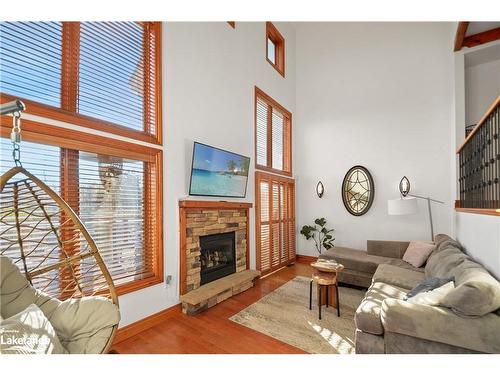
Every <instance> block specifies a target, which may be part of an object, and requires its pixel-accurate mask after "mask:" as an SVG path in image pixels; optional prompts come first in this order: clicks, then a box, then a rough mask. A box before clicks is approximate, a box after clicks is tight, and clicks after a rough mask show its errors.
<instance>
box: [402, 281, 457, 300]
mask: <svg viewBox="0 0 500 375" xmlns="http://www.w3.org/2000/svg"><path fill="white" fill-rule="evenodd" d="M450 281H453V282H454V281H455V279H454V278H446V279H440V278H437V277H431V278H430V279H425V280H424V281H422V282H421V283H420V284H417V285H416V286H415V287H414V288H413V289H412V290H410V291H409V292H408V293H407V294H406V298H405V299H404V300H405V301H407V300H408V298H411V297H414V296H416V295H417V294H419V293H423V292H428V291H430V290H434V289H436V288H439V287H440V286H443V285H444V284H447V283H449V282H450Z"/></svg>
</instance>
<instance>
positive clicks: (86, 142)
mask: <svg viewBox="0 0 500 375" xmlns="http://www.w3.org/2000/svg"><path fill="white" fill-rule="evenodd" d="M11 129H12V119H11V117H9V116H2V117H1V127H0V130H1V133H0V136H2V137H4V138H9V137H10V132H11ZM22 136H23V140H25V141H29V142H37V143H42V144H47V145H52V146H57V147H60V148H61V149H69V150H79V151H85V152H92V153H97V154H106V155H111V156H117V157H122V158H129V159H134V160H140V161H145V162H149V163H151V165H153V166H154V169H155V174H154V181H155V184H156V186H155V190H154V191H155V203H156V204H155V206H154V208H153V210H154V212H150V211H149V210H150V209H151V208H150V207H151V205H150V204H148V201H147V200H146V199H147V196H148V194H146V191H145V203H144V216H145V222H147V220H148V218H149V217H151V216H154V217H155V218H156V222H157V227H156V228H155V231H154V232H151V235H152V236H155V238H154V239H153V244H154V246H153V251H154V254H153V256H152V259H153V267H152V271H153V275H152V276H150V277H147V278H144V279H141V280H136V281H131V282H128V283H125V284H122V285H118V286H117V287H116V290H117V293H118V295H124V294H127V293H130V292H133V291H137V290H140V289H143V288H146V287H149V286H152V285H156V284H159V283H162V282H163V280H164V276H163V203H162V202H163V196H162V194H163V180H162V179H163V166H162V163H163V152H162V150H161V149H160V148H156V147H148V146H144V145H141V144H137V143H132V142H127V141H121V140H116V139H112V138H108V137H103V136H99V135H95V134H90V133H84V132H80V131H77V130H73V129H67V128H61V127H58V126H53V125H47V124H45V123H43V122H38V121H34V120H29V119H24V120H23V121H22ZM21 148H22V145H21ZM63 151H64V150H63ZM69 154H75V155H77V154H78V153H71V152H70V153H69ZM61 169H64V165H63V163H61ZM71 174H72V175H74V171H72V172H71ZM69 180H70V179H69V178H68V176H66V178H63V175H61V196H63V197H64V196H68V194H67V193H66V191H67V190H68V189H70V185H67V184H68V182H69ZM74 182H77V180H75V181H74ZM68 203H69V204H71V203H72V202H68Z"/></svg>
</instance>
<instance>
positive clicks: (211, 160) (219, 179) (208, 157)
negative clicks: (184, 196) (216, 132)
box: [189, 142, 250, 198]
mask: <svg viewBox="0 0 500 375" xmlns="http://www.w3.org/2000/svg"><path fill="white" fill-rule="evenodd" d="M249 167H250V158H249V157H247V156H243V155H239V154H235V153H233V152H229V151H225V150H221V149H220V148H216V147H212V146H208V145H204V144H202V143H198V142H194V148H193V164H192V167H191V183H190V184H189V195H207V196H214V197H231V198H244V197H245V195H246V192H247V180H248V169H249Z"/></svg>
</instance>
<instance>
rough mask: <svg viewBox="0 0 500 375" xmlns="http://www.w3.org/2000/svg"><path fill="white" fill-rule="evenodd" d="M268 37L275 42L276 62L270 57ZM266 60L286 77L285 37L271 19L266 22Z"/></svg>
mask: <svg viewBox="0 0 500 375" xmlns="http://www.w3.org/2000/svg"><path fill="white" fill-rule="evenodd" d="M268 39H269V40H271V42H273V44H274V48H275V49H274V53H275V57H274V60H275V62H274V63H273V62H272V61H271V60H269V57H268V44H267V40H268ZM266 60H267V62H269V64H271V66H272V67H273V68H274V69H276V71H277V72H278V73H279V74H281V75H282V76H283V78H284V77H285V38H283V36H282V35H281V34H280V32H279V31H278V29H277V28H276V26H274V25H273V23H272V22H269V21H268V22H266Z"/></svg>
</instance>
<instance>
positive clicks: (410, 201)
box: [387, 198, 417, 215]
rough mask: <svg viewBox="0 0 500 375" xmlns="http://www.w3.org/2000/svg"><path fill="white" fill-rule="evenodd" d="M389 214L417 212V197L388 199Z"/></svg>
mask: <svg viewBox="0 0 500 375" xmlns="http://www.w3.org/2000/svg"><path fill="white" fill-rule="evenodd" d="M387 211H388V213H389V215H411V214H415V213H417V199H416V198H400V199H390V200H388V201H387Z"/></svg>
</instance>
